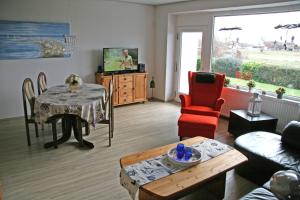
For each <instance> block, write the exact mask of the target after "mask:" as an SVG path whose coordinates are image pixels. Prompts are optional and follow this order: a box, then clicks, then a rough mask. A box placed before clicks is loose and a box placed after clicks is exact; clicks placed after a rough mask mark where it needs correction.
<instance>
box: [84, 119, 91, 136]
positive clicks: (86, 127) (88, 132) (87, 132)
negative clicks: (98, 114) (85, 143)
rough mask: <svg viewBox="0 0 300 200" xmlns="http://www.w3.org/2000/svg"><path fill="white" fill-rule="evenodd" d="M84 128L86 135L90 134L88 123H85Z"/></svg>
mask: <svg viewBox="0 0 300 200" xmlns="http://www.w3.org/2000/svg"><path fill="white" fill-rule="evenodd" d="M84 127H85V135H89V134H90V125H89V123H88V122H84Z"/></svg>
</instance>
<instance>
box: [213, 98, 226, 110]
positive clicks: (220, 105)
mask: <svg viewBox="0 0 300 200" xmlns="http://www.w3.org/2000/svg"><path fill="white" fill-rule="evenodd" d="M224 102H225V100H224V99H223V98H218V99H217V102H216V105H215V110H216V111H219V112H220V110H221V107H222V105H223V103H224Z"/></svg>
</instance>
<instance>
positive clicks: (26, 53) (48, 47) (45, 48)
mask: <svg viewBox="0 0 300 200" xmlns="http://www.w3.org/2000/svg"><path fill="white" fill-rule="evenodd" d="M69 35H70V25H69V24H68V23H48V22H21V21H1V20H0V59H1V60H4V59H26V58H53V57H70V56H71V54H70V52H69V51H67V48H68V44H67V43H66V37H68V36H69Z"/></svg>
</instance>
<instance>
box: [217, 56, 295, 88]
mask: <svg viewBox="0 0 300 200" xmlns="http://www.w3.org/2000/svg"><path fill="white" fill-rule="evenodd" d="M212 71H213V72H221V73H225V74H226V75H227V76H229V77H235V74H236V73H235V71H241V74H242V77H244V76H243V75H247V76H249V74H250V75H251V77H252V79H253V80H254V81H257V82H260V83H268V84H273V85H279V86H284V87H292V88H295V89H300V78H299V77H300V69H295V68H282V67H280V66H275V65H270V64H264V63H258V62H253V61H251V62H245V63H242V61H241V60H239V59H235V58H218V59H215V60H213V62H212Z"/></svg>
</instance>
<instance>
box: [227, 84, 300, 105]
mask: <svg viewBox="0 0 300 200" xmlns="http://www.w3.org/2000/svg"><path fill="white" fill-rule="evenodd" d="M224 88H226V89H229V90H231V91H235V92H239V93H244V94H247V93H253V92H254V91H257V92H259V94H260V96H261V97H266V98H269V99H273V100H276V101H285V102H287V103H292V104H295V103H297V104H299V105H300V98H299V97H294V96H288V95H283V98H282V99H278V98H277V95H276V94H275V93H274V92H267V93H268V94H261V93H262V90H256V89H253V90H252V91H249V90H248V89H247V88H245V87H240V88H239V89H238V88H236V87H233V86H229V87H224Z"/></svg>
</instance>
